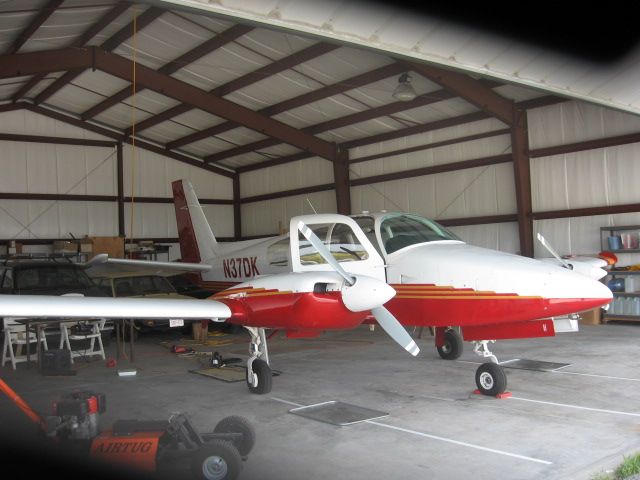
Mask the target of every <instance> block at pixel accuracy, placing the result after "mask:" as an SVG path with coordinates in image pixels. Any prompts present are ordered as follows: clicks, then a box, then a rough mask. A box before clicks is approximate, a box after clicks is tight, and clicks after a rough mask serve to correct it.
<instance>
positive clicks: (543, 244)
mask: <svg viewBox="0 0 640 480" xmlns="http://www.w3.org/2000/svg"><path fill="white" fill-rule="evenodd" d="M537 237H538V241H539V242H540V243H541V244H542V246H543V247H544V248H546V249H547V251H548V252H549V253H550V254H551V255H553V256H554V257H555V258H556V260H558V261H559V262H560V263H561V264H562V265H563V266H564V268H567V269H569V270H573V265H571V264H570V263H569V262H567V261H566V260H565V259H564V258H562V257H561V256H560V255H558V252H556V251H555V250H554V249H553V247H552V246H551V245H550V244H549V243H547V241H546V240H545V238H544V237H543V236H542V234H541V233H538V235H537Z"/></svg>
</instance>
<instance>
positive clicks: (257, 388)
mask: <svg viewBox="0 0 640 480" xmlns="http://www.w3.org/2000/svg"><path fill="white" fill-rule="evenodd" d="M251 367H252V369H253V383H252V382H249V369H247V386H248V387H249V391H250V392H251V393H257V394H259V395H262V394H265V393H269V392H270V391H271V381H272V379H273V375H272V373H271V367H269V364H267V362H265V361H264V360H260V359H259V358H256V359H255V360H254V361H253V363H252V364H251Z"/></svg>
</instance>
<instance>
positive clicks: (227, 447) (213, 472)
mask: <svg viewBox="0 0 640 480" xmlns="http://www.w3.org/2000/svg"><path fill="white" fill-rule="evenodd" d="M241 469H242V458H241V457H240V452H238V449H237V448H236V447H235V446H234V445H233V443H231V442H229V441H227V440H217V439H216V440H211V441H210V442H207V443H205V444H204V445H203V446H202V447H200V448H199V449H198V450H196V451H195V452H194V454H193V456H192V458H191V472H192V474H193V478H195V479H198V480H235V479H236V478H238V475H239V474H240V470H241Z"/></svg>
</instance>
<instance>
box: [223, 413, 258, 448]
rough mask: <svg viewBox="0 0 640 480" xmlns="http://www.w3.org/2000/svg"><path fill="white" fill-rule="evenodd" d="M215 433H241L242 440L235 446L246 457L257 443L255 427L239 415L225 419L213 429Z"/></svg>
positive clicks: (235, 443)
mask: <svg viewBox="0 0 640 480" xmlns="http://www.w3.org/2000/svg"><path fill="white" fill-rule="evenodd" d="M213 432H214V433H241V434H242V439H240V440H239V441H238V442H233V444H234V445H235V446H236V448H237V449H238V452H240V455H241V456H243V457H246V456H247V455H249V453H250V452H251V450H252V449H253V446H254V445H255V443H256V431H255V430H254V428H253V426H252V425H251V424H250V423H249V420H247V419H246V418H244V417H240V416H238V415H232V416H230V417H225V418H223V419H222V420H220V421H219V422H218V424H217V425H216V428H214V429H213Z"/></svg>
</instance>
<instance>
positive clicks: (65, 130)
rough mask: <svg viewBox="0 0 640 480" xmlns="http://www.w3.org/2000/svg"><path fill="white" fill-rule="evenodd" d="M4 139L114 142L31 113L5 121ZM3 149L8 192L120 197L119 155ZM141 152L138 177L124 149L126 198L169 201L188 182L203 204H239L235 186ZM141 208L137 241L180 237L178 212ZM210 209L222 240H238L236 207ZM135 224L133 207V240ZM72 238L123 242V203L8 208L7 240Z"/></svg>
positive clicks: (3, 233) (26, 203)
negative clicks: (176, 186) (174, 184)
mask: <svg viewBox="0 0 640 480" xmlns="http://www.w3.org/2000/svg"><path fill="white" fill-rule="evenodd" d="M0 132H1V133H15V134H24V135H42V136H58V137H69V138H81V139H92V140H110V139H105V138H102V137H101V136H99V135H97V134H94V133H91V132H87V131H85V130H82V129H80V128H76V127H73V126H69V125H67V124H65V123H62V122H59V121H56V120H53V119H49V118H46V117H43V116H41V115H37V114H34V113H32V112H28V111H24V110H23V111H15V112H7V113H2V114H0ZM0 148H1V149H2V154H1V155H0V172H1V173H0V192H5V193H34V194H36V193H46V194H64V195H66V194H77V195H107V196H116V195H117V154H116V149H115V148H110V147H94V146H75V145H52V144H44V143H28V142H17V141H1V142H0ZM135 152H136V155H135V159H136V160H135V173H134V170H132V161H131V159H132V147H131V146H129V145H125V146H124V148H123V154H124V155H123V157H124V195H125V196H132V194H133V196H134V197H168V198H169V197H171V186H170V183H171V181H172V180H176V179H180V178H186V179H189V180H191V182H192V183H193V184H194V186H195V188H196V191H197V192H198V195H199V196H200V197H201V198H216V199H228V200H231V199H233V190H232V181H231V179H229V178H226V177H223V176H220V175H216V174H214V173H211V172H207V171H205V170H202V169H199V168H196V167H193V166H190V165H187V164H184V163H180V162H177V161H175V160H172V159H169V158H166V157H162V156H160V155H156V154H154V153H151V152H148V151H146V150H142V149H139V148H138V149H136V150H135ZM132 176H134V177H135V181H134V182H133V188H132V182H131V179H132ZM134 205H135V206H134V209H133V215H134V229H133V234H134V236H135V237H148V238H149V237H162V238H166V237H176V236H177V233H176V224H175V214H174V211H173V204H151V203H147V204H144V203H135V204H134ZM204 209H205V212H206V214H207V216H208V218H209V219H210V221H212V222H215V233H216V235H218V236H220V237H230V236H233V207H232V206H231V205H206V206H204ZM130 222H131V208H130V204H129V203H125V228H126V232H127V236H129V235H130V234H131V232H130V230H131V228H130V225H131V223H130ZM70 233H71V234H73V235H75V236H76V237H82V236H84V235H90V236H115V235H117V234H118V216H117V203H116V202H101V201H100V202H93V201H92V202H78V201H48V200H47V201H44V200H38V201H36V200H0V238H5V239H11V238H23V239H27V238H28V239H37V238H70V235H69V234H70ZM173 250H176V249H173ZM177 253H178V252H176V254H177ZM172 254H173V252H172ZM172 256H175V255H172Z"/></svg>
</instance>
